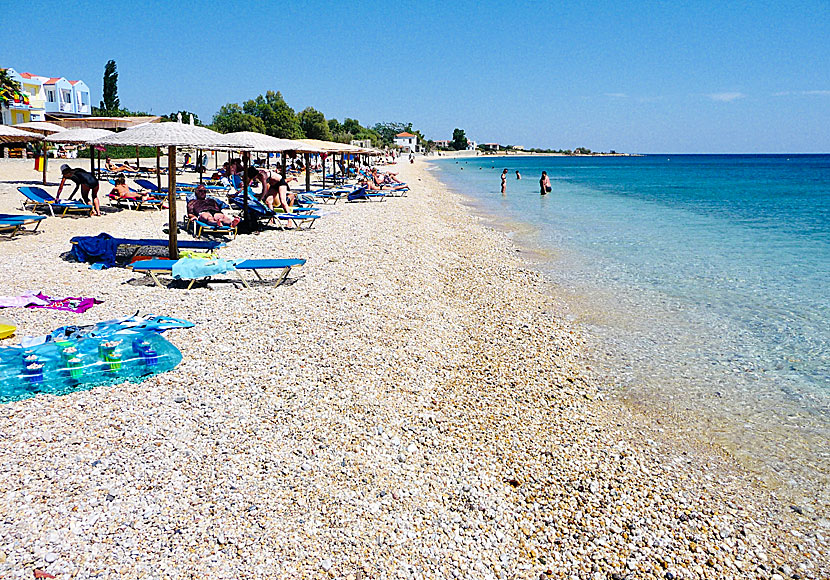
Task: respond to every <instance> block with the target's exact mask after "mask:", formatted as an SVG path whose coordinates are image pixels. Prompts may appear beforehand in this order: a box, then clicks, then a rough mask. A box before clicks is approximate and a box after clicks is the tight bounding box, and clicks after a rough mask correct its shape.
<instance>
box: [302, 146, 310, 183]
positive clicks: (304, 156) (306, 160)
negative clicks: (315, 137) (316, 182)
mask: <svg viewBox="0 0 830 580" xmlns="http://www.w3.org/2000/svg"><path fill="white" fill-rule="evenodd" d="M303 161H305V190H306V191H311V169H310V168H309V163H308V153H303Z"/></svg>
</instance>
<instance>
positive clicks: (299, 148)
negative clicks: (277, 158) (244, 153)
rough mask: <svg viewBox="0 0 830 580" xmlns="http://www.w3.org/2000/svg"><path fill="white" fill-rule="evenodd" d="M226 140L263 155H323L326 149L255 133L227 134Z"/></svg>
mask: <svg viewBox="0 0 830 580" xmlns="http://www.w3.org/2000/svg"><path fill="white" fill-rule="evenodd" d="M225 138H227V139H231V140H232V141H233V142H234V143H238V144H239V145H247V146H248V147H250V150H251V151H256V152H261V153H272V152H273V153H278V152H283V151H296V152H297V153H322V152H323V151H324V149H322V148H320V147H315V146H313V145H309V144H308V143H305V142H304V141H295V140H294V139H279V138H277V137H271V136H270V135H265V134H263V133H254V132H253V131H238V132H236V133H225Z"/></svg>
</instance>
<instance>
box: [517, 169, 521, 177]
mask: <svg viewBox="0 0 830 580" xmlns="http://www.w3.org/2000/svg"><path fill="white" fill-rule="evenodd" d="M521 178H522V174H521V173H519V170H518V169H517V170H516V179H521Z"/></svg>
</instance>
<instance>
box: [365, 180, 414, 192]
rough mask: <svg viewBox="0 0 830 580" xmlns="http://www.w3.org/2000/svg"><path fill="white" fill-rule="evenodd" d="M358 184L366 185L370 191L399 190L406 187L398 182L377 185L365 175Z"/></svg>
mask: <svg viewBox="0 0 830 580" xmlns="http://www.w3.org/2000/svg"><path fill="white" fill-rule="evenodd" d="M357 183H358V185H360V186H361V187H365V188H366V189H368V190H369V191H397V190H399V189H406V186H405V185H402V184H396V185H388V186H387V185H377V184H376V183H375V182H374V181H372V180H371V179H366V178H365V177H363V178H361V179H360V181H358V182H357Z"/></svg>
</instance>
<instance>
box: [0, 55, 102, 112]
mask: <svg viewBox="0 0 830 580" xmlns="http://www.w3.org/2000/svg"><path fill="white" fill-rule="evenodd" d="M6 72H7V73H8V75H9V76H10V77H11V78H12V79H13V80H15V81H17V82H18V83H20V88H21V91H20V93H19V94H17V95H13V96H12V97H11V98H10V99H8V101H3V100H2V99H0V121H2V123H3V124H4V125H17V124H18V123H28V122H29V121H45V120H46V115H47V114H48V115H52V116H55V117H81V116H86V115H90V114H92V103H91V102H90V97H89V87H87V86H86V83H84V82H83V81H70V80H67V79H65V78H63V77H44V76H39V75H33V74H31V73H26V72H24V73H19V72H17V71H16V70H14V69H13V68H8V69H6Z"/></svg>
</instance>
